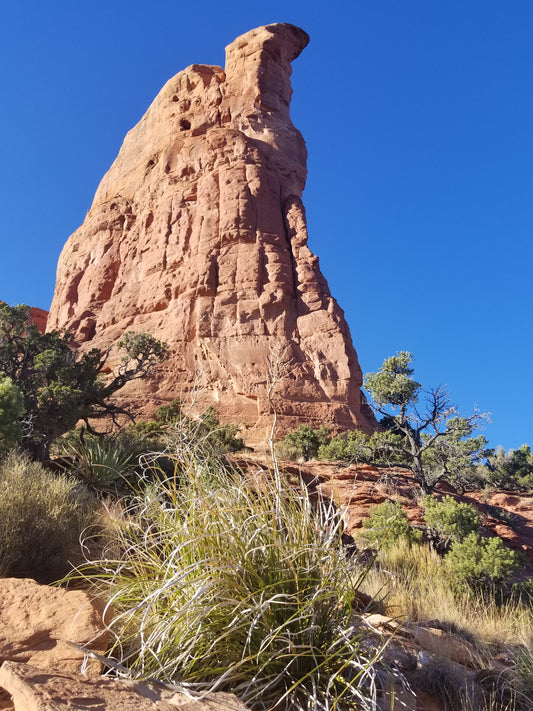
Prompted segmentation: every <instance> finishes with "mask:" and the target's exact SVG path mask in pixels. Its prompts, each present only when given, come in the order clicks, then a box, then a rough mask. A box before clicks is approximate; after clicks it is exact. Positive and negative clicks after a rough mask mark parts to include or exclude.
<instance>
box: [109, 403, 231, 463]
mask: <svg viewBox="0 0 533 711" xmlns="http://www.w3.org/2000/svg"><path fill="white" fill-rule="evenodd" d="M176 433H178V434H179V437H180V438H181V439H186V440H188V441H190V442H193V441H203V442H205V443H206V444H208V446H209V448H211V449H212V450H215V451H217V452H238V451H240V450H241V449H243V448H244V441H243V440H242V438H241V437H238V436H237V435H238V433H239V427H238V425H235V424H232V423H229V424H226V425H222V424H221V423H220V421H219V419H218V414H217V411H216V410H215V408H214V407H208V408H207V410H205V412H203V413H202V414H201V415H198V416H193V415H192V414H190V413H189V414H187V413H186V412H184V411H183V406H182V403H181V401H180V400H178V399H176V400H173V401H172V402H171V403H170V404H169V405H161V407H159V408H158V409H157V411H156V413H155V417H154V419H153V420H146V421H141V422H137V423H136V424H134V425H130V426H129V427H126V428H125V430H124V431H123V433H121V434H120V436H119V438H118V440H119V441H122V442H127V441H128V439H129V440H130V446H131V444H132V443H133V442H135V441H137V442H142V443H143V447H144V448H145V450H147V451H153V450H154V449H162V448H164V446H165V444H166V441H167V440H168V438H169V436H170V438H171V439H172V435H173V434H174V435H176Z"/></svg>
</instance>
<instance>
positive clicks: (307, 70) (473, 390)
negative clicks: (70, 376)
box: [0, 0, 533, 448]
mask: <svg viewBox="0 0 533 711" xmlns="http://www.w3.org/2000/svg"><path fill="white" fill-rule="evenodd" d="M271 22H292V23H294V24H297V25H299V26H301V27H303V28H304V29H305V30H306V31H307V32H308V33H309V35H310V36H311V43H310V45H309V46H308V47H307V49H306V50H305V51H304V52H303V53H302V55H301V56H300V57H299V58H298V59H297V60H296V61H295V62H294V64H293V88H294V97H293V106H292V117H293V122H294V124H295V125H296V126H297V127H298V128H299V129H300V130H301V131H302V133H303V135H304V137H305V139H306V142H307V147H308V150H309V161H308V168H309V178H308V184H307V188H306V191H305V195H304V200H305V204H306V207H307V213H308V223H309V231H310V246H311V248H312V249H313V250H314V251H315V252H316V253H317V254H318V256H319V257H320V262H321V266H322V271H323V272H324V274H325V276H326V277H327V279H328V281H329V284H330V287H331V291H332V293H333V295H334V296H335V297H336V298H337V300H338V301H339V303H340V305H341V306H342V307H343V308H344V310H345V313H346V316H347V319H348V322H349V324H350V327H351V331H352V335H353V339H354V342H355V345H356V348H357V351H358V354H359V359H360V362H361V365H362V368H363V371H371V370H376V369H378V368H379V366H380V365H381V363H382V361H383V360H384V358H386V357H388V356H389V355H391V354H393V353H394V352H396V351H397V350H409V351H412V352H413V353H414V354H415V367H416V375H417V376H418V378H419V380H421V381H422V383H423V384H427V385H437V384H441V383H442V384H446V385H447V386H448V388H449V390H450V392H451V394H452V398H453V400H454V401H455V402H456V404H457V405H458V406H459V407H460V408H461V409H462V410H463V411H465V412H469V411H471V410H472V409H473V408H474V406H477V407H479V408H480V409H482V410H488V411H490V412H491V413H492V420H493V423H492V425H490V426H489V427H488V428H487V431H486V434H487V436H488V437H489V439H490V442H491V444H492V445H494V446H496V445H497V444H502V445H503V446H505V447H506V448H509V447H513V446H514V447H516V446H519V445H520V444H521V443H523V442H529V443H530V444H533V436H532V432H533V404H532V403H533V385H532V382H533V376H532V368H533V333H532V331H533V314H532V305H533V297H532V262H533V247H532V238H533V234H532V228H533V200H532V193H533V2H531V0H510V1H508V2H504V1H503V0H468V2H465V1H464V0H446V2H429V1H428V0H403V2H398V0H345V1H344V2H339V0H330V1H329V2H316V1H315V0H302V1H300V0H295V1H291V0H285V1H284V2H281V1H278V0H272V1H270V2H266V1H256V0H236V1H234V2H232V1H231V0H228V1H227V2H224V3H222V2H220V1H219V0H218V1H216V2H214V1H213V0H203V2H184V1H183V0H182V1H181V2H178V0H150V1H148V0H90V1H88V0H76V2H73V1H72V0H48V2H44V1H43V0H5V1H4V2H3V3H2V19H1V25H0V63H1V66H2V70H1V73H0V90H1V96H2V111H1V112H0V135H1V139H0V148H1V154H0V158H1V172H0V195H1V196H2V209H1V219H0V231H1V233H0V234H1V240H2V260H1V262H0V299H4V300H5V301H7V302H9V303H11V304H15V303H22V302H23V303H28V304H31V305H34V306H40V307H42V308H45V309H47V308H48V307H49V305H50V302H51V299H52V294H53V288H54V280H55V269H56V264H57V258H58V255H59V252H60V250H61V248H62V246H63V244H64V243H65V241H66V239H67V238H68V236H69V235H70V234H71V233H72V232H73V231H74V230H75V229H76V228H77V227H78V226H79V225H80V224H81V222H82V221H83V219H84V217H85V213H86V211H87V210H88V209H89V207H90V204H91V202H92V198H93V195H94V192H95V190H96V188H97V185H98V183H99V181H100V179H101V177H102V176H103V174H104V172H105V171H106V170H107V168H108V167H109V165H110V164H111V163H112V161H113V160H114V158H115V156H116V154H117V152H118V150H119V148H120V145H121V143H122V140H123V137H124V135H125V133H126V132H127V131H128V130H129V129H130V128H131V127H132V126H133V125H134V124H135V123H136V122H137V121H138V120H139V119H140V117H141V116H142V114H143V113H144V111H145V110H146V109H147V107H148V105H149V104H150V102H151V101H152V99H153V98H154V97H155V95H156V94H157V92H158V91H159V89H160V88H161V86H162V85H163V84H164V82H165V81H166V80H167V79H168V78H170V77H171V76H172V75H174V74H175V73H177V72H178V71H180V70H181V69H183V68H185V67H186V66H188V65H189V64H193V63H202V64H221V65H223V64H224V47H225V45H226V44H229V43H230V42H231V41H232V40H233V39H234V38H235V37H237V36H238V35H240V34H242V33H243V32H246V31H247V30H249V29H252V28H253V27H257V26H258V25H263V24H268V23H271Z"/></svg>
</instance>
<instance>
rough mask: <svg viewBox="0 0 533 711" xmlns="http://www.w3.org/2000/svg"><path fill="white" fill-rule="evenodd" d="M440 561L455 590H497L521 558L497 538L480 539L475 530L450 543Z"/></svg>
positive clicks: (500, 588)
mask: <svg viewBox="0 0 533 711" xmlns="http://www.w3.org/2000/svg"><path fill="white" fill-rule="evenodd" d="M444 563H445V566H446V568H447V570H448V573H449V575H450V584H451V585H452V587H453V589H454V590H455V592H457V593H463V592H465V591H467V590H474V591H478V592H498V591H501V590H502V588H503V586H504V585H505V584H506V583H508V582H509V581H510V579H511V577H512V576H513V574H514V573H515V572H516V571H517V570H518V569H519V568H520V567H521V566H522V565H523V563H524V559H523V555H521V554H520V553H518V552H517V551H513V550H511V549H510V548H507V547H506V546H505V545H504V544H503V541H502V540H501V538H498V537H495V538H482V537H481V536H480V535H479V534H478V533H470V534H469V535H468V536H466V537H465V538H464V540H462V541H455V542H454V543H452V547H451V549H450V552H449V553H448V554H447V555H446V557H445V559H444Z"/></svg>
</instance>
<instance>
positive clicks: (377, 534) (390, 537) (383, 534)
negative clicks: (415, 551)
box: [357, 501, 421, 550]
mask: <svg viewBox="0 0 533 711" xmlns="http://www.w3.org/2000/svg"><path fill="white" fill-rule="evenodd" d="M362 525H363V530H362V531H360V532H359V533H358V536H357V537H358V538H359V539H360V540H362V541H364V543H366V545H368V546H369V547H370V548H380V549H383V550H388V549H389V548H390V547H391V546H392V545H394V544H395V543H396V542H397V541H398V540H399V539H405V540H406V541H408V542H410V543H412V542H415V541H419V540H420V538H421V534H420V532H419V531H417V530H416V529H414V528H413V527H412V526H411V524H410V523H409V519H408V518H407V514H406V513H405V511H404V510H403V509H402V507H401V505H400V504H399V503H398V502H396V501H384V502H383V503H381V504H378V505H376V506H371V507H370V509H369V513H368V517H367V518H365V519H363V523H362Z"/></svg>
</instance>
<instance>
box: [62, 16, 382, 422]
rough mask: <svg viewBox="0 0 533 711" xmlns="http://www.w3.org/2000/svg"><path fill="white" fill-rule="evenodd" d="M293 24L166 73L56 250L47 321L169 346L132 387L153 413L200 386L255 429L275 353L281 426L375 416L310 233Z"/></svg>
mask: <svg viewBox="0 0 533 711" xmlns="http://www.w3.org/2000/svg"><path fill="white" fill-rule="evenodd" d="M307 43H308V36H307V35H306V33H305V32H304V31H303V30H301V29H299V28H297V27H294V26H293V25H288V24H275V25H268V26H266V27H259V28H257V29H255V30H252V31H250V32H248V33H246V34H245V35H242V36H241V37H239V38H237V39H236V40H235V41H234V42H233V43H232V44H230V45H229V47H227V49H226V67H225V70H223V69H222V68H221V67H217V66H204V65H197V64H195V65H192V66H190V67H188V68H187V69H185V70H184V71H182V72H180V73H179V74H177V75H176V76H175V77H173V78H172V79H170V80H169V81H168V82H167V84H166V85H165V86H164V87H163V89H162V90H161V92H160V93H159V95H158V96H157V97H156V99H155V101H154V102H153V104H152V105H151V106H150V108H149V109H148V111H147V113H146V114H145V116H144V117H143V118H142V119H141V121H140V122H139V123H138V124H137V125H136V126H135V127H134V128H133V129H132V130H131V131H130V132H129V133H128V134H127V136H126V138H125V140H124V144H123V146H122V148H121V150H120V152H119V154H118V157H117V158H116V160H115V162H114V163H113V165H112V166H111V168H110V170H109V171H108V172H107V174H106V175H105V176H104V178H103V180H102V182H101V184H100V186H99V188H98V190H97V192H96V196H95V198H94V202H93V205H92V207H91V209H90V211H89V212H88V214H87V217H86V219H85V222H84V223H83V225H82V226H81V227H80V228H79V229H78V230H77V231H76V232H75V233H74V234H73V235H72V236H71V237H70V239H69V240H68V242H67V244H66V246H65V248H64V249H63V252H62V254H61V257H60V260H59V265H58V273H57V284H56V290H55V296H54V300H53V303H52V307H51V311H50V315H49V319H48V328H68V329H69V330H71V331H72V332H73V333H74V334H75V336H76V339H77V341H78V342H79V343H80V344H82V347H88V346H87V344H89V345H90V346H91V347H93V346H98V347H100V348H106V347H108V346H109V345H110V344H111V343H113V342H114V341H115V340H116V339H118V338H119V337H120V336H121V335H122V334H123V333H124V332H125V331H127V330H136V331H148V332H150V333H151V334H153V335H154V336H156V337H158V338H160V339H162V340H165V341H166V342H167V343H168V344H169V346H170V347H171V351H172V353H171V358H170V359H169V360H168V361H167V362H166V363H165V364H163V366H162V367H161V368H160V370H159V372H158V374H157V376H156V377H155V379H154V380H152V381H151V382H145V383H141V384H139V382H138V381H137V382H136V384H135V387H134V388H132V387H130V390H127V389H125V390H124V391H123V392H124V393H125V398H126V400H127V401H128V403H129V404H130V405H132V406H133V407H134V409H137V411H138V412H139V411H141V412H143V414H149V412H148V411H147V408H148V410H149V409H150V407H151V409H152V411H153V409H155V407H156V406H157V405H158V404H161V403H168V402H169V401H170V400H172V399H173V398H174V397H182V398H185V399H186V397H187V393H188V392H189V391H190V390H191V389H192V387H193V385H194V384H196V385H200V386H201V387H202V396H203V399H202V403H201V404H202V406H205V405H208V404H213V405H215V406H216V407H217V409H218V410H219V412H220V415H221V418H222V420H225V421H235V422H239V423H243V424H245V425H246V426H248V427H251V428H253V429H254V431H255V433H256V434H259V433H264V431H265V427H266V426H267V425H269V424H270V423H271V421H272V407H271V402H270V401H269V399H268V397H267V387H266V385H267V379H268V372H269V367H271V366H272V363H273V362H275V363H276V364H277V365H288V367H287V368H286V369H284V374H283V377H282V378H280V380H279V382H278V383H277V387H276V390H275V396H274V397H275V403H276V405H275V406H276V410H277V412H278V422H279V424H280V426H281V428H282V429H286V428H288V427H294V426H296V425H298V424H299V423H301V422H314V423H315V424H326V425H333V426H344V427H354V426H358V427H360V428H362V429H365V430H367V431H369V430H371V429H373V427H374V426H375V422H374V419H373V417H372V414H371V412H370V411H369V409H368V407H367V406H366V405H365V404H364V401H362V396H361V392H360V387H361V383H362V378H361V370H360V367H359V364H358V361H357V355H356V352H355V350H354V347H353V345H352V340H351V337H350V333H349V329H348V326H347V324H346V321H345V319H344V315H343V312H342V310H341V309H340V308H339V306H338V305H337V303H336V301H335V300H334V299H333V298H332V296H331V294H330V292H329V289H328V285H327V282H326V280H325V279H324V277H323V276H322V274H321V273H320V269H319V265H318V259H317V257H316V256H315V255H314V254H313V253H312V252H311V251H310V250H309V248H308V246H307V227H306V218H305V211H304V207H303V204H302V200H301V197H302V191H303V189H304V185H305V180H306V173H307V170H306V157H307V151H306V147H305V143H304V140H303V138H302V136H301V134H300V133H299V131H297V130H296V129H295V128H294V126H293V125H292V122H291V119H290V116H289V104H290V99H291V93H292V90H291V83H290V75H291V62H292V61H293V60H294V59H295V58H296V57H297V56H298V55H299V54H300V52H301V51H302V50H303V48H304V47H305V46H306V45H307Z"/></svg>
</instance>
